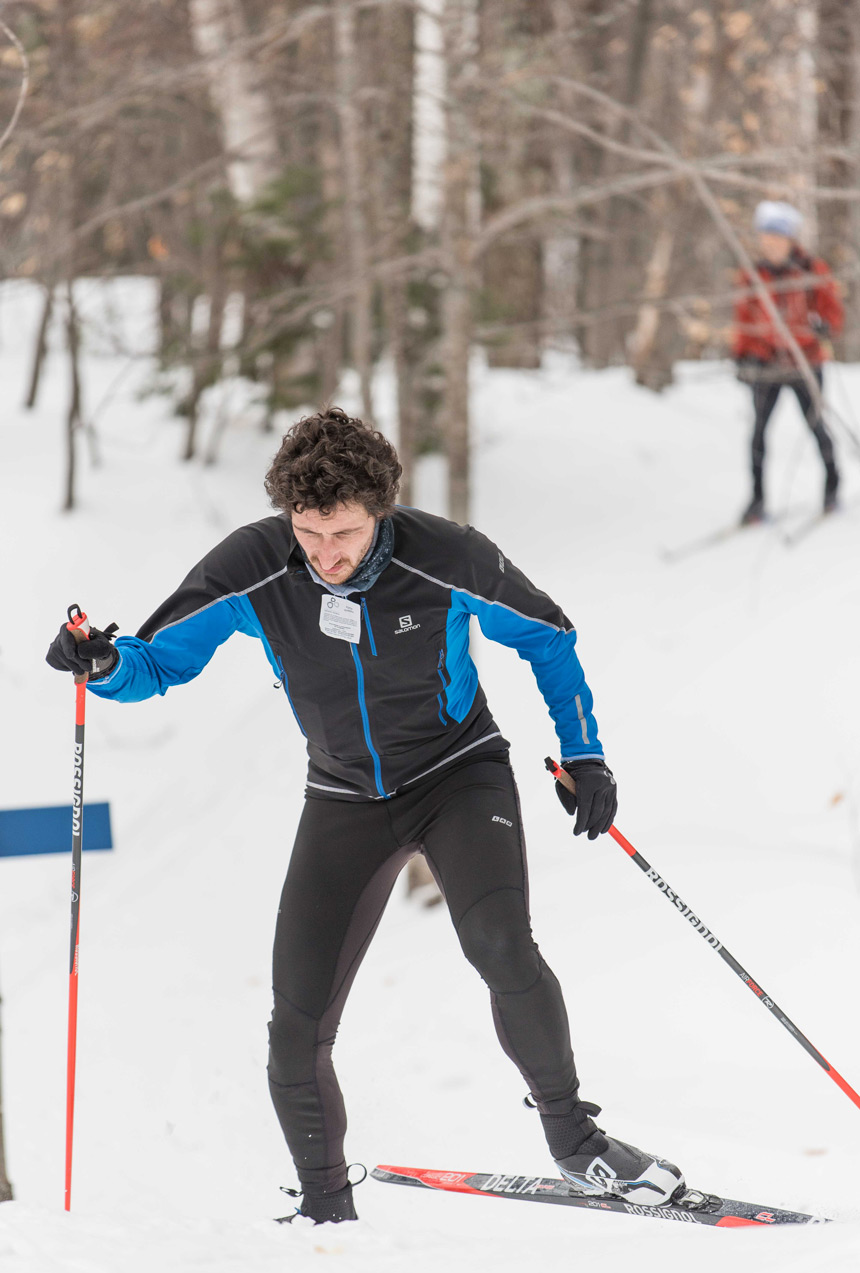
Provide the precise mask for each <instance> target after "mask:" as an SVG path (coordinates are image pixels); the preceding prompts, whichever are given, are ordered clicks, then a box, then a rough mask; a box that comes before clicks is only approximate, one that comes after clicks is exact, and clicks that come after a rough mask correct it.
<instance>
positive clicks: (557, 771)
mask: <svg viewBox="0 0 860 1273" xmlns="http://www.w3.org/2000/svg"><path fill="white" fill-rule="evenodd" d="M543 763H544V764H545V765H546V767H547V769H548V770H549V771H550V773H551V774H552V776H553V778H555V780H556V782H560V783H561V785H562V786H563V787H566V788H567V790H568V791H569V792H570V793H571V795H574V796H575V795H576V783H575V782H574V780H573V778H572V777H571V775H570V774H569V773H568V772H567V770H566V769H562V767H561V765H558V764H556V762H555V761H554V760H553V758H552V756H547V757H546V759H545V760H544V762H543Z"/></svg>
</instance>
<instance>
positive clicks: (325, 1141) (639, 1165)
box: [48, 408, 683, 1223]
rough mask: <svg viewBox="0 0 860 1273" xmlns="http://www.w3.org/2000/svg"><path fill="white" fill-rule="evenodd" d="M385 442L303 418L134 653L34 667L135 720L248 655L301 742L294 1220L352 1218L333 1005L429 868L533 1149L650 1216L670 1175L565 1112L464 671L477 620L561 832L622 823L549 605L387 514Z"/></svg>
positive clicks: (562, 1066)
mask: <svg viewBox="0 0 860 1273" xmlns="http://www.w3.org/2000/svg"><path fill="white" fill-rule="evenodd" d="M400 474H401V468H400V464H399V462H398V459H397V455H396V453H395V451H394V448H393V447H392V446H391V444H390V443H389V442H388V441H387V440H386V439H385V438H384V437H383V436H382V434H381V433H378V432H375V431H373V430H371V429H370V428H368V427H366V426H365V425H364V424H362V422H361V421H360V420H354V419H351V418H350V417H349V416H347V415H345V414H344V412H342V411H340V410H339V409H337V408H331V409H329V410H327V411H324V412H322V413H320V414H319V415H316V416H312V417H310V418H308V419H304V420H301V421H300V422H299V423H298V424H296V425H295V426H294V427H293V428H292V429H290V430H289V432H288V433H287V434H286V436H285V438H284V439H283V443H282V445H281V448H280V450H279V451H278V453H277V455H276V456H275V459H274V461H273V463H272V466H271V469H270V470H269V473H268V475H267V477H266V490H267V492H268V494H269V496H270V498H271V500H272V504H273V506H274V507H275V508H276V509H277V510H279V511H278V512H277V514H276V515H275V516H273V517H266V518H263V520H261V521H258V522H254V523H252V524H251V525H249V526H243V527H241V528H240V529H239V530H236V531H234V532H233V533H232V534H231V535H229V536H228V537H227V538H226V539H225V540H224V541H223V543H221V544H219V545H218V546H217V547H216V548H214V549H213V550H212V551H211V552H210V553H209V554H208V555H207V556H206V557H204V558H203V560H202V561H201V562H200V563H199V564H198V565H197V566H195V567H194V569H193V570H192V571H191V573H190V574H189V575H188V576H187V578H186V579H185V580H184V582H183V583H182V584H180V586H179V588H178V589H177V590H176V592H174V593H173V595H172V596H171V597H169V598H168V599H167V601H165V602H164V604H163V605H162V606H161V607H160V608H159V609H158V610H157V611H156V613H155V614H154V615H153V616H152V618H150V619H148V620H147V622H146V623H145V624H144V625H143V627H142V628H141V630H140V632H139V633H138V635H137V636H135V637H119V638H118V640H117V642H116V646H113V645H112V644H111V641H110V639H109V638H108V637H107V636H106V635H105V634H103V633H101V632H99V631H98V630H96V629H94V630H92V632H91V637H90V640H89V641H87V642H83V643H82V644H80V645H76V644H75V641H74V637H73V635H72V633H71V632H68V631H67V630H66V628H65V627H62V628H61V629H60V632H59V634H58V636H57V638H56V639H55V640H54V642H53V644H52V645H51V648H50V650H49V652H48V662H49V663H50V664H51V665H52V666H53V667H57V668H61V669H70V670H72V671H76V672H77V671H86V672H88V673H90V680H89V688H90V690H91V692H92V693H93V694H96V695H98V696H99V697H101V698H113V699H118V700H121V701H125V702H134V701H138V700H140V699H144V698H149V697H150V696H151V695H153V694H163V693H165V691H166V690H167V689H168V688H169V687H170V686H172V685H181V684H183V683H184V682H186V681H190V680H191V679H192V678H193V677H195V676H197V674H198V673H199V672H201V671H202V670H203V668H204V667H205V665H206V664H207V663H208V661H209V659H210V658H211V657H212V655H213V654H214V652H215V650H216V648H217V647H218V646H219V645H220V644H221V643H222V642H223V641H226V640H227V638H228V637H229V636H230V635H231V634H232V633H234V632H244V633H246V634H247V635H250V636H255V637H257V638H259V640H260V641H261V642H262V644H263V648H264V650H265V652H266V656H267V657H268V660H269V663H270V664H271V666H272V669H273V670H274V672H275V675H276V676H277V677H278V679H279V681H280V683H281V684H282V685H283V688H284V692H285V694H286V697H287V699H288V702H289V705H290V707H291V708H292V711H293V713H294V715H295V717H296V720H297V722H298V724H299V727H300V728H301V730H302V732H303V733H304V734H305V736H306V738H307V746H308V755H309V766H308V777H307V789H306V801H305V807H304V812H303V814H302V817H301V821H300V823H299V828H298V833H297V836H296V842H295V846H294V848H293V852H292V857H291V859H290V864H289V869H288V871H287V878H286V882H285V884H284V890H283V894H282V897H281V905H280V911H279V914H278V922H277V929H276V933H275V946H274V957H273V987H274V1009H273V1013H272V1020H271V1023H270V1026H269V1037H270V1052H269V1086H270V1089H271V1094H272V1100H273V1102H274V1105H275V1109H276V1111H277V1115H278V1119H279V1120H280V1124H281V1127H282V1128H283V1132H284V1136H285V1137H286V1140H287V1144H288V1146H289V1149H290V1152H291V1154H292V1156H293V1159H294V1161H295V1165H296V1171H297V1173H298V1177H299V1181H300V1183H301V1188H302V1203H301V1209H300V1213H299V1214H302V1215H306V1216H309V1217H311V1218H312V1219H313V1220H315V1221H317V1222H318V1223H322V1222H323V1221H340V1220H354V1219H355V1218H356V1214H355V1208H354V1205H353V1198H352V1186H351V1185H350V1183H349V1181H348V1177H347V1167H346V1161H345V1158H344V1150H343V1140H344V1132H345V1130H346V1117H345V1112H344V1105H343V1099H342V1096H341V1092H340V1088H339V1087H338V1083H337V1079H336V1077H335V1073H334V1069H333V1067H332V1060H331V1053H332V1046H333V1044H334V1040H335V1035H336V1033H337V1028H338V1023H339V1021H340V1017H341V1013H342V1011H343V1007H344V1003H345V1001H346V998H347V995H348V993H349V990H350V987H351V985H352V982H353V979H354V977H355V974H356V972H357V971H358V967H359V964H360V963H361V959H362V956H363V955H364V953H365V951H366V950H367V947H368V944H369V942H370V939H371V937H372V936H373V933H374V931H375V929H376V926H377V924H378V923H379V920H380V917H381V915H382V911H383V909H384V906H385V903H386V901H387V899H388V896H389V894H390V892H391V889H392V887H393V885H394V882H395V879H396V877H397V874H398V872H399V871H400V869H401V867H402V866H403V865H404V863H405V862H406V861H407V860H408V858H409V857H410V856H412V855H413V854H415V853H423V854H424V855H425V858H426V860H427V862H428V864H429V865H430V868H431V870H432V871H433V874H434V875H435V877H436V879H437V880H438V883H439V886H440V888H441V890H442V892H443V894H444V896H445V900H446V902H447V904H448V908H449V910H450V913H451V919H452V921H453V923H454V926H455V929H456V931H457V936H458V937H459V940H460V943H461V945H462V948H463V952H464V954H465V955H466V958H467V959H468V960H469V961H470V963H472V964H473V965H474V967H475V968H476V969H477V970H478V972H479V973H480V975H481V976H482V977H483V979H484V981H485V982H486V983H487V985H488V987H489V990H490V999H491V1004H492V1013H493V1019H494V1022H495V1026H496V1031H497V1033H498V1037H499V1042H500V1043H501V1045H502V1047H503V1049H504V1050H505V1052H506V1053H507V1054H508V1056H509V1057H510V1058H511V1060H512V1061H513V1062H514V1064H515V1065H516V1066H517V1068H518V1069H519V1071H520V1073H521V1074H522V1076H523V1079H524V1080H525V1082H526V1084H527V1085H528V1088H529V1092H530V1094H531V1099H532V1102H533V1103H534V1105H536V1107H537V1109H538V1111H539V1113H540V1116H541V1120H542V1123H543V1129H544V1132H545V1135H546V1139H547V1142H548V1145H549V1151H550V1153H551V1155H552V1157H553V1158H554V1159H555V1161H556V1163H557V1165H558V1167H559V1170H560V1171H561V1173H562V1175H563V1176H564V1177H566V1178H567V1179H568V1180H569V1181H571V1183H572V1184H573V1185H574V1187H575V1188H578V1189H579V1190H580V1191H581V1192H583V1193H589V1194H605V1193H610V1192H612V1193H619V1194H623V1195H624V1196H625V1197H626V1198H627V1199H628V1200H629V1201H630V1202H634V1203H640V1204H641V1203H645V1204H650V1205H654V1204H659V1203H662V1202H665V1201H667V1200H668V1199H669V1198H670V1197H671V1196H672V1195H673V1193H674V1192H675V1191H676V1190H677V1189H678V1188H679V1187H680V1186H681V1185H682V1184H683V1176H682V1174H681V1172H680V1171H679V1170H678V1168H677V1167H674V1166H673V1165H672V1164H671V1163H668V1162H665V1161H663V1160H661V1159H655V1158H654V1157H653V1156H652V1155H650V1154H646V1153H643V1152H642V1151H641V1150H638V1149H635V1148H633V1147H631V1146H629V1145H625V1144H623V1143H622V1142H619V1141H616V1140H613V1139H612V1138H610V1137H609V1136H606V1135H605V1134H604V1133H603V1132H602V1131H600V1130H598V1128H597V1127H596V1126H595V1124H594V1122H593V1117H594V1116H596V1115H597V1114H598V1113H599V1109H598V1107H597V1106H595V1105H592V1104H589V1103H587V1102H585V1101H582V1100H580V1097H579V1080H578V1078H577V1075H576V1070H575V1067H574V1060H573V1053H572V1050H571V1044H570V1035H569V1030H568V1022H567V1014H566V1011H565V1006H564V1001H563V999H562V994H561V989H560V987H559V984H558V982H557V980H556V978H555V977H554V975H553V973H552V972H551V971H550V969H549V968H548V967H547V965H546V964H545V962H544V960H543V958H542V956H541V954H540V951H539V950H538V947H537V946H536V944H535V942H534V940H533V938H532V934H531V927H530V921H529V912H528V883H527V871H526V860H525V851H524V842H523V835H522V828H521V824H520V811H519V804H518V800H517V792H516V787H515V785H514V779H513V774H512V772H511V768H510V763H509V759H508V743H507V742H506V741H505V739H504V738H503V737H502V734H501V731H500V730H499V728H498V726H497V725H496V723H495V721H494V720H493V717H492V715H491V714H490V710H489V708H488V706H487V701H486V698H485V697H484V693H483V690H482V689H481V687H480V685H479V683H478V677H477V673H476V671H475V667H474V665H473V663H472V661H471V659H470V657H469V624H470V620H471V618H472V616H475V617H476V618H477V619H478V622H479V624H480V626H481V629H482V630H483V632H484V634H485V635H486V636H487V637H489V638H490V639H491V640H494V641H499V642H501V644H503V645H507V646H510V647H511V648H513V649H515V650H516V651H517V652H518V653H519V654H520V655H521V657H523V658H526V659H528V660H529V661H530V663H531V665H532V668H533V670H534V674H535V677H536V679H537V682H538V686H539V688H540V690H541V693H542V694H543V696H544V698H545V699H546V702H547V704H548V706H549V710H550V713H551V715H552V717H553V719H554V721H555V724H556V729H557V732H558V736H559V740H560V743H561V751H562V761H563V764H564V767H565V768H566V769H567V770H568V771H569V772H570V773H571V774H572V775H573V777H574V779H575V782H576V787H577V794H576V796H572V795H571V794H570V793H568V792H567V791H566V790H565V789H564V788H563V787H561V786H560V784H558V783H557V784H556V789H557V791H558V794H559V797H560V799H561V800H562V803H563V804H564V806H565V808H566V809H567V811H568V812H569V813H571V814H574V815H575V816H576V823H575V826H574V833H575V834H581V833H582V832H587V834H588V836H589V838H590V839H594V838H595V837H596V836H597V835H599V834H601V833H603V832H605V831H607V830H608V829H609V827H610V826H611V825H612V822H613V819H614V816H615V811H616V807H617V800H616V790H615V781H614V778H613V776H612V774H611V772H610V771H609V769H608V768H607V767H606V763H605V761H604V758H603V749H602V747H601V745H600V743H599V742H598V737H597V725H596V723H595V720H594V716H593V714H592V698H591V693H590V691H589V689H588V686H587V685H586V683H585V679H584V676H583V673H582V668H581V667H580V664H579V661H578V659H577V656H576V652H575V649H574V645H575V641H576V634H575V631H574V629H573V627H572V625H571V624H570V622H569V621H568V620H567V619H566V618H565V616H564V614H563V613H562V611H561V610H560V609H559V607H558V606H557V605H556V604H555V603H554V602H553V601H551V600H550V598H549V597H548V596H546V594H545V593H543V592H540V591H539V590H538V589H537V588H536V587H535V586H534V584H532V583H531V582H530V581H529V580H528V579H527V578H526V577H525V575H524V574H522V572H521V571H519V570H518V569H517V568H516V566H514V565H513V564H512V563H511V562H510V561H509V560H508V559H507V558H506V557H504V556H503V555H502V553H501V552H500V551H499V549H498V548H497V547H496V546H495V544H493V543H491V542H490V541H489V540H488V539H486V538H485V537H484V536H483V535H481V534H479V533H478V531H476V530H474V529H473V528H472V527H470V526H458V525H456V524H454V523H453V522H449V521H446V520H444V519H443V518H440V517H433V516H431V515H430V514H428V513H423V512H419V511H418V510H416V509H411V508H401V507H396V506H395V502H394V501H395V496H396V493H397V487H398V482H399V480H400Z"/></svg>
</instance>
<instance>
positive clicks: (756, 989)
mask: <svg viewBox="0 0 860 1273" xmlns="http://www.w3.org/2000/svg"><path fill="white" fill-rule="evenodd" d="M545 763H546V767H547V769H548V770H549V771H550V773H551V774H552V776H553V777H554V778H555V780H556V782H560V783H561V784H562V786H563V787H566V788H567V789H568V791H572V792H574V793H575V792H576V784H575V782H574V780H573V778H572V777H571V776H570V774H569V773H568V772H567V770H565V769H562V768H561V766H560V765H558V764H556V762H555V761H554V760H552V759H551V758H550V757H549V756H547V758H546V762H545ZM609 834H610V835H611V836H612V838H613V840H614V841H615V842H616V844H619V845H620V846H621V848H622V849H623V850H624V852H625V853H626V854H627V856H628V857H629V858H630V859H631V861H633V862H635V863H636V865H637V866H638V867H639V869H640V871H642V872H643V873H644V875H645V877H646V878H647V879H649V880H650V881H651V883H652V884H653V885H654V886H655V887H656V888H658V889H659V891H660V892H661V893H662V894H663V896H664V897H665V898H666V900H667V901H668V902H669V903H670V904H671V906H672V908H673V910H676V911H677V912H678V914H679V915H680V916H681V917H682V918H683V919H685V920H686V921H687V922H688V923H689V924H690V925H691V927H692V928H693V930H694V931H695V932H697V933H698V934H699V936H700V937H702V938H704V940H705V941H706V942H707V944H708V945H709V946H710V948H711V949H712V950H713V951H715V952H716V953H717V954H718V955H719V956H720V958H721V959H722V960H723V961H724V963H727V964H728V966H729V967H730V968H731V970H732V972H733V973H734V974H735V975H736V976H737V977H739V978H740V979H741V981H742V982H743V983H744V985H745V986H746V987H747V989H748V990H751V991H752V992H753V994H754V995H755V997H756V998H757V999H758V1001H759V1003H760V1004H762V1005H763V1006H764V1007H765V1008H767V1010H768V1012H769V1013H770V1014H771V1015H772V1016H774V1017H776V1019H777V1021H778V1022H779V1023H780V1025H781V1026H784V1027H785V1029H786V1030H787V1031H788V1032H789V1034H790V1035H791V1036H792V1038H794V1039H795V1040H796V1042H798V1043H799V1044H800V1046H801V1047H802V1048H803V1049H804V1050H805V1051H806V1052H808V1053H809V1055H810V1056H811V1057H812V1058H813V1060H814V1061H817V1062H818V1064H819V1065H820V1066H821V1068H822V1069H823V1070H824V1071H825V1073H826V1074H828V1075H829V1076H830V1078H832V1079H833V1082H834V1083H835V1084H836V1086H837V1087H840V1088H841V1089H842V1091H843V1092H844V1093H845V1095H846V1096H847V1097H848V1098H849V1100H851V1101H853V1102H854V1104H855V1105H856V1106H857V1107H858V1109H860V1095H858V1093H857V1092H855V1090H854V1088H853V1087H852V1086H851V1084H850V1083H849V1082H847V1080H846V1079H844V1078H843V1077H842V1075H841V1074H840V1073H839V1071H838V1070H837V1069H836V1068H835V1067H834V1066H832V1065H831V1064H830V1062H829V1061H827V1060H825V1058H824V1057H823V1056H822V1055H821V1053H820V1052H819V1051H818V1049H817V1048H816V1047H814V1046H813V1044H812V1043H810V1041H809V1039H807V1037H806V1035H805V1034H802V1033H801V1031H800V1030H798V1028H797V1026H796V1025H795V1024H794V1022H793V1021H791V1020H790V1018H789V1017H787V1016H786V1014H785V1013H784V1012H783V1010H782V1008H780V1007H779V1005H778V1004H777V1003H775V1002H774V1000H773V999H771V997H770V995H768V994H767V993H766V992H765V991H764V990H763V989H762V988H761V985H760V984H759V983H758V982H757V981H755V980H754V979H753V978H752V977H751V976H750V974H749V973H748V972H747V970H746V969H745V968H744V967H743V965H742V964H740V963H739V962H738V960H737V959H735V957H734V955H733V954H731V952H730V951H728V950H726V948H725V946H724V945H723V944H722V942H721V941H720V940H719V939H718V938H717V937H716V935H715V934H714V933H713V932H712V930H711V929H710V928H708V927H707V925H706V924H705V923H704V922H703V921H702V920H701V919H700V918H699V916H698V915H697V914H696V913H695V912H694V911H693V910H692V908H691V907H689V906H688V905H687V903H686V902H684V901H683V900H682V898H681V897H680V895H679V894H678V893H676V892H675V890H674V889H673V888H671V887H670V885H669V884H668V883H667V881H666V880H664V879H663V877H662V876H661V875H660V874H659V873H658V872H657V871H655V870H654V868H653V867H652V866H651V864H650V862H646V861H645V859H644V857H643V856H642V854H641V853H639V852H637V850H636V849H634V847H633V845H632V844H631V843H630V841H629V840H628V839H626V838H625V836H623V835H622V834H621V832H620V831H619V830H618V828H617V827H615V826H612V827H610V828H609Z"/></svg>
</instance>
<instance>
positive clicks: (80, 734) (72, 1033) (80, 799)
mask: <svg viewBox="0 0 860 1273" xmlns="http://www.w3.org/2000/svg"><path fill="white" fill-rule="evenodd" d="M68 617H69V622H68V623H67V624H66V627H67V628H68V629H69V631H70V632H71V634H72V636H73V637H74V638H75V641H76V642H77V643H78V645H80V643H81V642H82V641H86V640H87V639H88V637H89V634H90V625H89V623H88V622H87V616H86V615H85V614H84V612H83V611H82V610H81V607H80V606H77V605H74V606H69V609H68ZM86 700H87V673H86V672H78V673H76V674H75V765H74V780H73V783H72V923H71V947H70V951H69V1040H68V1048H67V1052H66V1211H69V1210H71V1206H72V1137H73V1133H74V1125H75V1060H76V1055H77V1037H78V947H79V942H80V924H81V849H82V847H83V831H84V717H85V712H86Z"/></svg>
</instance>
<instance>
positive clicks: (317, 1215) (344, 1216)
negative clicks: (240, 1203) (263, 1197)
mask: <svg viewBox="0 0 860 1273" xmlns="http://www.w3.org/2000/svg"><path fill="white" fill-rule="evenodd" d="M356 1166H359V1167H361V1169H362V1171H363V1172H364V1175H363V1176H361V1177H360V1179H358V1180H353V1181H350V1182H349V1183H348V1184H346V1185H345V1186H344V1188H343V1189H338V1190H336V1191H335V1192H334V1193H315V1192H314V1193H308V1192H307V1190H304V1191H303V1190H301V1189H288V1188H287V1187H286V1186H285V1185H281V1193H285V1194H288V1195H289V1197H291V1198H301V1200H302V1202H301V1206H299V1207H297V1208H296V1210H295V1211H294V1212H293V1213H292V1215H289V1216H278V1217H277V1222H278V1224H292V1222H293V1221H294V1220H295V1219H296V1218H297V1217H298V1216H305V1217H306V1218H307V1219H309V1220H313V1222H314V1224H341V1223H342V1222H343V1221H344V1220H357V1219H358V1216H357V1215H356V1211H355V1203H354V1202H353V1200H352V1191H353V1188H354V1187H355V1185H360V1184H362V1183H363V1182H364V1181H365V1180H366V1179H367V1168H366V1167H365V1166H364V1164H363V1163H357V1164H356Z"/></svg>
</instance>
